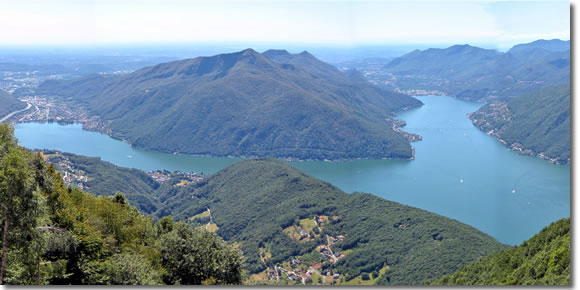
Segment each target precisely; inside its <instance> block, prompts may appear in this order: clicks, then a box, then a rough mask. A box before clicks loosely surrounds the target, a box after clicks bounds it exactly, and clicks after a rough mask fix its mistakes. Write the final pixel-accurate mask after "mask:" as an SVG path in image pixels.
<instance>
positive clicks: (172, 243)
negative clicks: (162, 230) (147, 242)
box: [161, 222, 242, 285]
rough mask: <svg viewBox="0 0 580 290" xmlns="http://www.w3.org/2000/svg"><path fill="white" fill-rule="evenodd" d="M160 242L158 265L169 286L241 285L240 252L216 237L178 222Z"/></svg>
mask: <svg viewBox="0 0 580 290" xmlns="http://www.w3.org/2000/svg"><path fill="white" fill-rule="evenodd" d="M191 241H196V242H191ZM161 243H162V245H163V246H162V248H161V261H162V262H161V263H162V264H163V266H164V267H165V269H167V271H168V274H167V276H166V278H165V280H166V282H167V283H168V284H183V285H189V284H193V285H199V284H207V283H210V284H239V283H241V257H242V256H241V253H240V252H239V251H237V250H235V249H232V248H231V247H229V246H228V245H227V244H226V243H224V242H223V241H220V240H219V239H217V238H216V236H215V234H213V233H211V232H208V231H202V230H197V229H194V228H192V227H191V226H189V225H187V224H185V223H182V222H179V223H176V224H175V225H174V226H173V230H172V231H171V232H169V233H166V234H164V235H162V236H161Z"/></svg>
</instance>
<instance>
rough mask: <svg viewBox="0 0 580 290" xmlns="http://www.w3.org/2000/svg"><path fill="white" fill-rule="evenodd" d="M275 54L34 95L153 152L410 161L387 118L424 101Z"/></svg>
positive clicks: (165, 67)
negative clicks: (72, 108)
mask: <svg viewBox="0 0 580 290" xmlns="http://www.w3.org/2000/svg"><path fill="white" fill-rule="evenodd" d="M278 54H279V55H278V56H277V57H275V56H274V55H273V54H272V53H266V54H260V53H258V52H256V51H254V50H251V49H246V50H244V51H241V52H237V53H231V54H222V55H217V56H212V57H198V58H194V59H187V60H182V61H176V62H170V63H164V64H159V65H156V66H153V67H147V68H144V69H141V70H138V71H136V72H134V73H131V74H128V75H125V76H122V77H120V78H118V79H116V80H114V81H112V82H111V83H108V80H102V79H100V80H90V79H85V80H78V81H79V82H80V83H81V84H77V85H67V84H66V83H62V82H61V83H58V84H57V83H54V82H53V83H44V84H43V85H41V86H40V88H39V90H38V92H40V93H41V94H53V95H63V96H68V97H74V98H75V100H76V101H78V102H81V103H84V105H85V106H86V107H87V108H88V109H89V110H90V111H91V112H92V114H94V115H97V116H99V117H101V118H102V119H103V121H105V122H107V123H108V124H109V128H110V129H111V130H112V132H113V133H112V134H113V136H114V137H117V138H120V139H124V140H126V141H128V142H129V143H131V144H132V145H135V146H138V147H143V148H146V149H151V150H157V151H165V152H178V153H185V154H209V155H217V156H228V155H235V156H266V155H270V156H277V157H290V158H299V159H342V158H405V159H407V158H411V156H412V150H411V147H410V145H409V143H408V142H407V140H406V139H405V138H404V137H403V135H402V134H400V133H398V132H395V131H393V129H392V121H391V119H390V118H391V117H392V114H393V112H395V111H399V110H403V109H406V108H409V107H415V106H419V105H421V102H419V101H418V100H416V99H413V98H410V97H407V96H404V95H401V94H397V93H394V92H389V91H385V90H382V89H379V88H376V87H373V86H371V85H370V84H368V83H367V82H366V81H362V80H360V79H356V78H351V77H349V76H348V75H346V74H343V73H341V72H340V71H338V70H337V69H336V68H334V67H332V66H330V65H328V64H325V63H323V62H321V61H319V60H317V59H316V58H315V57H314V56H312V55H310V54H309V53H307V52H303V53H301V54H298V55H293V54H289V53H287V52H286V53H284V52H280V51H279V53H278ZM268 55H270V56H272V57H273V59H271V58H270V57H268ZM69 84H71V82H69ZM75 86H78V87H81V88H84V87H90V88H91V90H83V91H79V90H76V89H75ZM63 87H65V88H67V90H63ZM93 89H94V90H93Z"/></svg>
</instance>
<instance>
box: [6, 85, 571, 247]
mask: <svg viewBox="0 0 580 290" xmlns="http://www.w3.org/2000/svg"><path fill="white" fill-rule="evenodd" d="M418 99H420V100H421V101H423V102H424V103H425V105H424V106H423V107H421V108H417V109H413V110H409V111H406V112H403V113H400V114H399V115H398V118H399V119H403V120H405V121H406V122H407V126H406V127H405V128H404V129H405V130H406V131H408V132H412V133H418V134H419V135H421V136H423V141H419V142H414V143H412V145H413V147H414V148H415V157H416V158H415V160H355V161H351V162H333V163H330V162H292V163H291V164H292V165H293V166H295V167H297V168H299V169H300V170H302V171H304V172H306V173H307V174H310V175H312V176H315V177H317V178H320V179H322V180H325V181H327V182H330V183H332V184H334V185H336V186H338V187H339V188H341V189H343V190H344V191H346V192H355V191H360V192H369V193H373V194H375V195H377V196H380V197H383V198H385V199H388V200H392V201H396V202H400V203H403V204H407V205H410V206H414V207H418V208H422V209H425V210H429V211H432V212H435V213H438V214H441V215H444V216H447V217H451V218H453V219H456V220H459V221H461V222H463V223H466V224H469V225H472V226H474V227H476V228H478V229H480V230H481V231H483V232H485V233H488V234H490V235H491V236H493V237H495V238H496V239H498V240H499V241H501V242H504V243H508V244H519V243H521V242H522V241H523V240H526V239H528V238H530V237H531V236H532V235H534V234H535V233H537V232H539V230H540V229H542V228H543V227H544V226H547V225H549V224H550V223H551V222H553V221H556V220H558V219H560V218H563V217H568V216H570V166H568V165H555V164H550V163H548V162H547V161H545V160H542V159H539V158H534V157H530V156H522V155H519V154H517V153H515V152H512V151H509V150H508V149H507V148H506V147H504V146H502V145H501V144H499V143H498V142H497V141H496V140H495V138H494V137H491V136H488V135H486V134H485V133H483V132H481V131H479V130H478V129H477V128H475V127H474V126H473V125H472V124H471V121H470V120H469V119H467V118H466V116H465V115H466V114H467V113H470V112H473V111H476V110H477V109H478V108H479V107H480V106H481V104H478V103H471V102H464V101H460V100H457V99H454V98H451V97H446V96H426V97H418ZM16 137H17V138H18V139H19V143H20V144H21V145H22V146H25V147H27V148H35V149H57V150H61V151H65V152H71V153H75V154H80V155H86V156H98V157H101V158H102V159H103V160H106V161H109V162H112V163H114V164H116V165H119V166H123V167H132V168H139V169H143V170H157V169H167V170H180V171H185V172H191V171H194V172H204V173H214V172H216V171H218V170H220V169H222V168H225V167H227V166H228V165H230V164H233V163H235V162H237V161H238V160H240V159H231V158H211V157H194V156H182V155H173V154H167V153H158V152H150V151H145V150H141V149H137V148H133V147H130V146H129V145H128V144H126V143H123V142H121V141H118V140H115V139H112V138H110V137H109V136H107V135H104V134H100V133H96V132H88V131H83V130H82V128H81V125H78V124H75V125H66V126H61V125H58V124H54V123H52V124H39V123H27V124H18V125H16Z"/></svg>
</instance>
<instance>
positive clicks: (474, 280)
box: [431, 218, 570, 285]
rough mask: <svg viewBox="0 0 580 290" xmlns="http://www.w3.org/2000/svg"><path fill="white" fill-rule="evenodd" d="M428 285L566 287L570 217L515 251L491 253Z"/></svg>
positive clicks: (567, 282) (541, 232) (568, 277)
mask: <svg viewBox="0 0 580 290" xmlns="http://www.w3.org/2000/svg"><path fill="white" fill-rule="evenodd" d="M431 285H570V218H565V219H561V220H559V221H557V222H555V223H553V224H551V225H550V226H548V227H546V228H544V229H543V230H542V231H540V233H538V234H537V235H535V236H533V237H532V238H530V239H529V240H527V241H525V242H523V243H522V244H521V245H520V246H517V247H515V248H511V249H507V250H503V251H501V252H497V253H493V254H491V255H489V256H486V257H484V258H481V259H479V260H478V261H477V262H475V263H473V264H469V265H466V266H463V267H461V268H460V269H459V270H457V271H456V272H455V273H453V274H450V275H445V276H443V277H442V278H440V279H439V280H436V281H434V282H432V283H431Z"/></svg>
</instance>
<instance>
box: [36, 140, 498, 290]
mask: <svg viewBox="0 0 580 290" xmlns="http://www.w3.org/2000/svg"><path fill="white" fill-rule="evenodd" d="M43 154H44V156H45V157H47V158H48V160H49V161H50V162H54V164H55V166H56V167H57V168H63V170H64V171H63V172H67V174H69V175H70V174H73V175H77V176H78V174H81V175H84V176H86V179H88V180H89V181H87V182H81V183H82V184H83V185H84V188H85V190H88V191H91V192H95V193H97V194H104V195H109V194H111V193H113V192H118V191H121V192H123V194H125V196H127V199H128V200H129V202H131V204H133V202H135V205H136V206H138V208H139V209H141V210H142V211H144V212H148V213H150V214H151V215H152V216H154V217H157V218H161V217H164V216H166V215H172V216H174V217H175V218H176V219H177V220H182V221H187V222H188V223H190V224H192V225H195V226H198V227H204V228H206V229H210V230H212V231H216V233H217V234H218V235H219V236H221V237H223V238H224V239H225V240H227V241H229V242H233V243H235V244H236V245H239V247H240V249H241V250H242V251H243V252H244V256H245V261H246V262H245V264H244V268H245V269H246V270H248V271H249V273H250V274H251V275H250V279H249V281H246V282H250V283H251V282H252V281H253V282H255V283H265V282H267V279H268V277H271V278H272V279H274V280H276V279H275V278H274V277H273V276H269V275H272V272H273V271H274V270H275V269H276V267H277V268H278V269H280V268H284V269H290V268H291V269H294V268H299V270H298V271H294V272H297V273H300V274H302V275H305V274H306V271H307V270H308V269H310V267H316V268H318V271H320V272H322V273H327V272H328V273H335V274H339V275H340V278H339V279H337V280H333V279H329V280H328V281H327V282H328V283H327V284H331V282H330V281H331V280H332V283H338V284H389V285H402V284H405V285H406V284H419V283H421V282H422V281H423V280H426V279H436V278H438V277H440V276H441V275H443V274H446V273H451V272H452V271H454V270H456V269H457V268H458V267H459V266H461V265H464V264H466V263H469V262H471V261H475V260H476V259H477V258H478V257H481V256H484V255H487V254H489V253H492V252H494V251H497V250H501V249H504V248H506V246H504V245H502V244H500V243H498V242H497V241H496V240H495V239H493V238H492V237H490V236H488V235H486V234H484V233H481V232H480V231H478V230H476V229H474V228H472V227H470V226H467V225H464V224H462V223H459V222H457V221H455V220H451V219H449V218H445V217H442V216H439V215H436V214H433V213H430V212H427V211H424V210H420V209H416V208H412V207H409V206H405V205H401V204H398V203H395V202H390V201H386V200H384V199H382V198H379V197H376V196H373V195H371V194H365V193H354V194H346V193H344V192H342V191H341V190H340V189H338V188H336V187H334V186H332V185H330V184H328V183H326V182H323V181H320V180H317V179H315V178H312V177H310V176H307V175H305V174H303V173H302V172H300V171H298V170H296V169H294V168H293V167H290V166H288V165H287V164H286V163H284V162H281V161H277V160H274V159H268V158H267V159H256V160H245V161H242V162H239V163H236V164H234V165H232V166H230V167H228V168H226V169H224V170H221V171H219V172H218V173H216V174H214V175H211V176H204V177H203V179H201V180H199V179H198V180H197V181H195V182H191V183H188V182H184V180H186V178H184V176H182V175H179V174H178V173H173V174H169V173H168V172H160V173H163V176H171V178H168V179H167V181H159V183H155V185H154V186H151V188H150V189H147V188H146V189H144V190H142V189H141V188H142V187H140V186H132V187H128V186H127V185H126V184H125V183H126V182H123V181H122V180H123V179H126V180H131V182H130V184H141V183H143V182H144V183H145V184H152V183H151V182H150V181H147V179H148V178H149V177H148V176H147V178H144V177H143V176H144V175H145V174H143V173H142V172H140V171H138V170H134V169H127V168H121V167H116V166H112V165H110V164H109V163H107V162H103V161H100V160H98V159H96V158H88V157H83V156H76V155H73V154H69V153H60V154H57V153H55V152H52V151H44V153H43ZM65 159H67V160H68V162H64V161H63V160H65ZM79 170H82V171H79ZM79 172H81V173H79ZM115 175H120V176H121V178H114V176H115ZM132 175H133V176H132ZM99 176H101V177H103V178H102V179H103V180H102V181H101V182H94V181H91V180H93V179H96V177H99ZM81 179H85V178H82V177H81ZM140 180H143V181H140ZM105 181H106V182H107V184H106V185H105V184H104V183H105ZM79 184H80V183H79ZM77 186H78V184H77ZM104 188H108V191H105V190H104ZM116 188H119V190H116ZM121 188H122V189H123V190H120V189H121ZM99 192H103V193H99ZM145 192H151V193H145ZM139 195H144V196H147V198H148V200H150V201H152V202H153V203H154V204H155V206H156V207H157V210H156V211H153V212H152V211H151V207H149V206H148V203H145V202H143V198H140V199H137V198H136V197H137V196H139ZM315 220H316V223H315ZM302 230H304V232H302ZM326 235H328V236H329V238H327V237H326ZM341 236H343V237H344V238H343V240H342V241H340V240H336V241H335V242H333V245H332V250H333V251H334V255H335V256H336V257H337V260H338V261H337V262H336V263H332V262H330V258H331V257H330V255H329V254H325V252H324V250H322V249H321V248H320V247H319V246H320V245H323V246H324V247H326V246H327V245H328V243H329V240H327V239H330V238H332V239H340V238H341ZM341 255H344V256H343V257H340V256H341ZM292 259H298V260H299V261H301V263H300V265H299V266H298V265H292V263H291V262H292ZM279 271H280V270H279ZM279 275H282V272H279ZM368 276H371V277H373V278H372V279H368V280H364V279H363V277H368ZM281 279H282V280H285V281H290V282H291V280H289V279H288V277H287V276H285V277H282V278H281ZM314 280H315V278H312V280H311V281H309V283H312V284H316V283H315V281H314ZM319 282H320V283H322V281H319Z"/></svg>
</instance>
